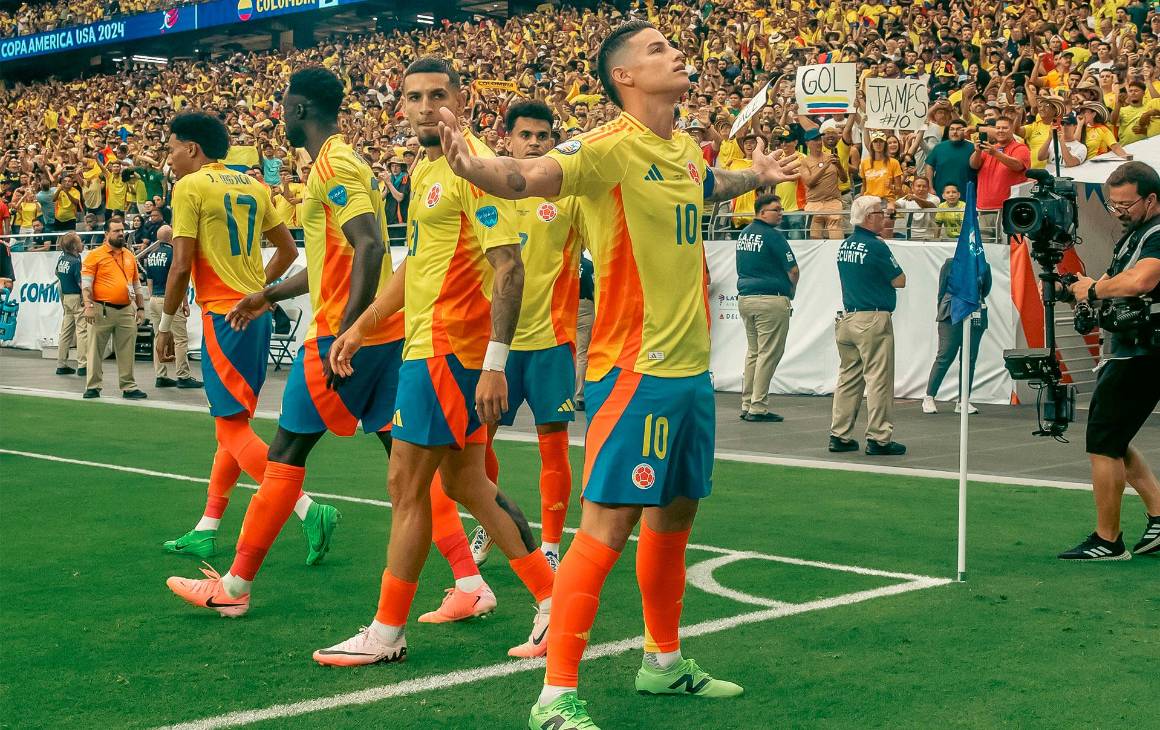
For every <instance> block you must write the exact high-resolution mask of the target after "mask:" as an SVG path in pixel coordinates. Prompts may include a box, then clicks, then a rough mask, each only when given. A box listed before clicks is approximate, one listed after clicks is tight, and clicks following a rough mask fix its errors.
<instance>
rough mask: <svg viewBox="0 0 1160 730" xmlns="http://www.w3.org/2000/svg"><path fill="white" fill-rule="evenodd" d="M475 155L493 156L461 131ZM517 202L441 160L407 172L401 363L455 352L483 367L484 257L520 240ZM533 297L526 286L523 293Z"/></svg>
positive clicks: (487, 291)
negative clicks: (408, 199) (480, 185)
mask: <svg viewBox="0 0 1160 730" xmlns="http://www.w3.org/2000/svg"><path fill="white" fill-rule="evenodd" d="M466 136H467V145H468V147H469V148H470V149H471V153H472V154H473V155H477V156H479V157H493V156H494V154H493V153H492V151H491V150H490V149H488V147H487V145H485V144H484V143H483V142H481V141H480V140H479V139H478V138H476V137H474V136H472V135H470V134H467V135H466ZM516 220H517V215H516V209H515V204H514V203H513V202H512V201H510V200H503V199H501V198H497V197H494V196H491V195H488V194H487V193H485V192H483V191H482V190H480V189H479V188H477V187H475V186H474V185H472V184H470V183H468V182H467V181H466V180H464V179H463V178H461V177H458V176H456V175H455V173H453V172H452V171H451V167H450V165H448V164H447V158H445V157H440V158H439V159H437V160H434V161H432V160H428V159H423V160H421V161H420V162H419V164H417V165H416V166H415V169H414V170H413V171H412V173H411V204H410V206H409V207H408V209H407V281H406V302H407V305H406V314H407V343H406V345H405V346H404V348H403V359H404V360H423V359H426V358H429V357H441V356H443V355H455V356H456V357H457V358H458V359H459V362H460V363H461V364H462V365H463V367H465V368H470V369H474V370H478V369H480V368H482V367H483V356H484V353H485V352H486V351H487V342H488V340H489V339H490V336H491V287H492V281H493V272H492V268H491V264H490V262H488V260H487V258H486V256H485V255H484V254H485V253H486V252H487V251H489V250H491V249H493V248H498V247H500V246H511V245H518V244H519V243H520V236H519V231H518V229H517V227H516V226H517V224H516ZM534 295H535V293H533V292H531V291H530V290H528V289H525V296H534Z"/></svg>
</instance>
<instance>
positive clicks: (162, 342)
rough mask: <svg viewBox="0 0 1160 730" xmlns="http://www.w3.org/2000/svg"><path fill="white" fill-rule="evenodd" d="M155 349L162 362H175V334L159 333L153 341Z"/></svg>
mask: <svg viewBox="0 0 1160 730" xmlns="http://www.w3.org/2000/svg"><path fill="white" fill-rule="evenodd" d="M153 349H155V350H157V359H158V360H160V361H161V362H173V361H174V360H175V359H176V358H175V357H174V356H173V333H172V332H158V333H157V337H156V338H155V339H154V340H153Z"/></svg>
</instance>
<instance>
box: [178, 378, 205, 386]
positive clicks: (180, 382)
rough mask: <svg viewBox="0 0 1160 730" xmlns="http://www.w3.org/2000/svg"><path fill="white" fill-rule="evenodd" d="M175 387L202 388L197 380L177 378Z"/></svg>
mask: <svg viewBox="0 0 1160 730" xmlns="http://www.w3.org/2000/svg"><path fill="white" fill-rule="evenodd" d="M177 387H178V388H200V387H202V382H201V381H200V380H198V379H197V378H178V379H177Z"/></svg>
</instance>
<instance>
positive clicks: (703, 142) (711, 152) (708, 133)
mask: <svg viewBox="0 0 1160 730" xmlns="http://www.w3.org/2000/svg"><path fill="white" fill-rule="evenodd" d="M685 129H686V131H688V133H689V136H690V137H692V138H693V141H694V142H696V143H697V146H698V147H700V148H701V156H702V157H704V158H705V164H707V165H710V166H711V165H714V164H716V162H717V150H718V149H719V148H720V147H721V137H720V135H719V134H717V130H716V128H713V127H706V126H705V123H704V122H702V121H701V120H700V119H698V118H697V117H693V119H692V120H691V121H690V122H689V124H688V126H687V127H685ZM714 138H716V139H714Z"/></svg>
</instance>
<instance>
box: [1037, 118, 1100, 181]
mask: <svg viewBox="0 0 1160 730" xmlns="http://www.w3.org/2000/svg"><path fill="white" fill-rule="evenodd" d="M1078 124H1079V120H1077V119H1076V116H1075V114H1068V115H1066V116H1064V118H1063V119H1061V120H1060V126H1059V154H1058V155H1057V154H1056V150H1055V140H1054V139H1053V138H1052V137H1048V138H1047V139H1046V140H1044V142H1043V144H1041V145H1040V146H1039V149H1037V150H1036V151H1035V159H1036V160H1037V161H1039V162H1040V163H1042V164H1044V165H1046V168H1047V171H1048V172H1050V173H1052V174H1053V175H1054V174H1055V171H1056V164H1055V162H1056V159H1059V161H1060V165H1061V166H1062V167H1075V166H1077V165H1082V164H1083V163H1084V160H1086V159H1087V154H1088V151H1087V146H1085V145H1084V143H1083V142H1080V141H1079V140H1078V139H1077V138H1076V136H1077V129H1078Z"/></svg>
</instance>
